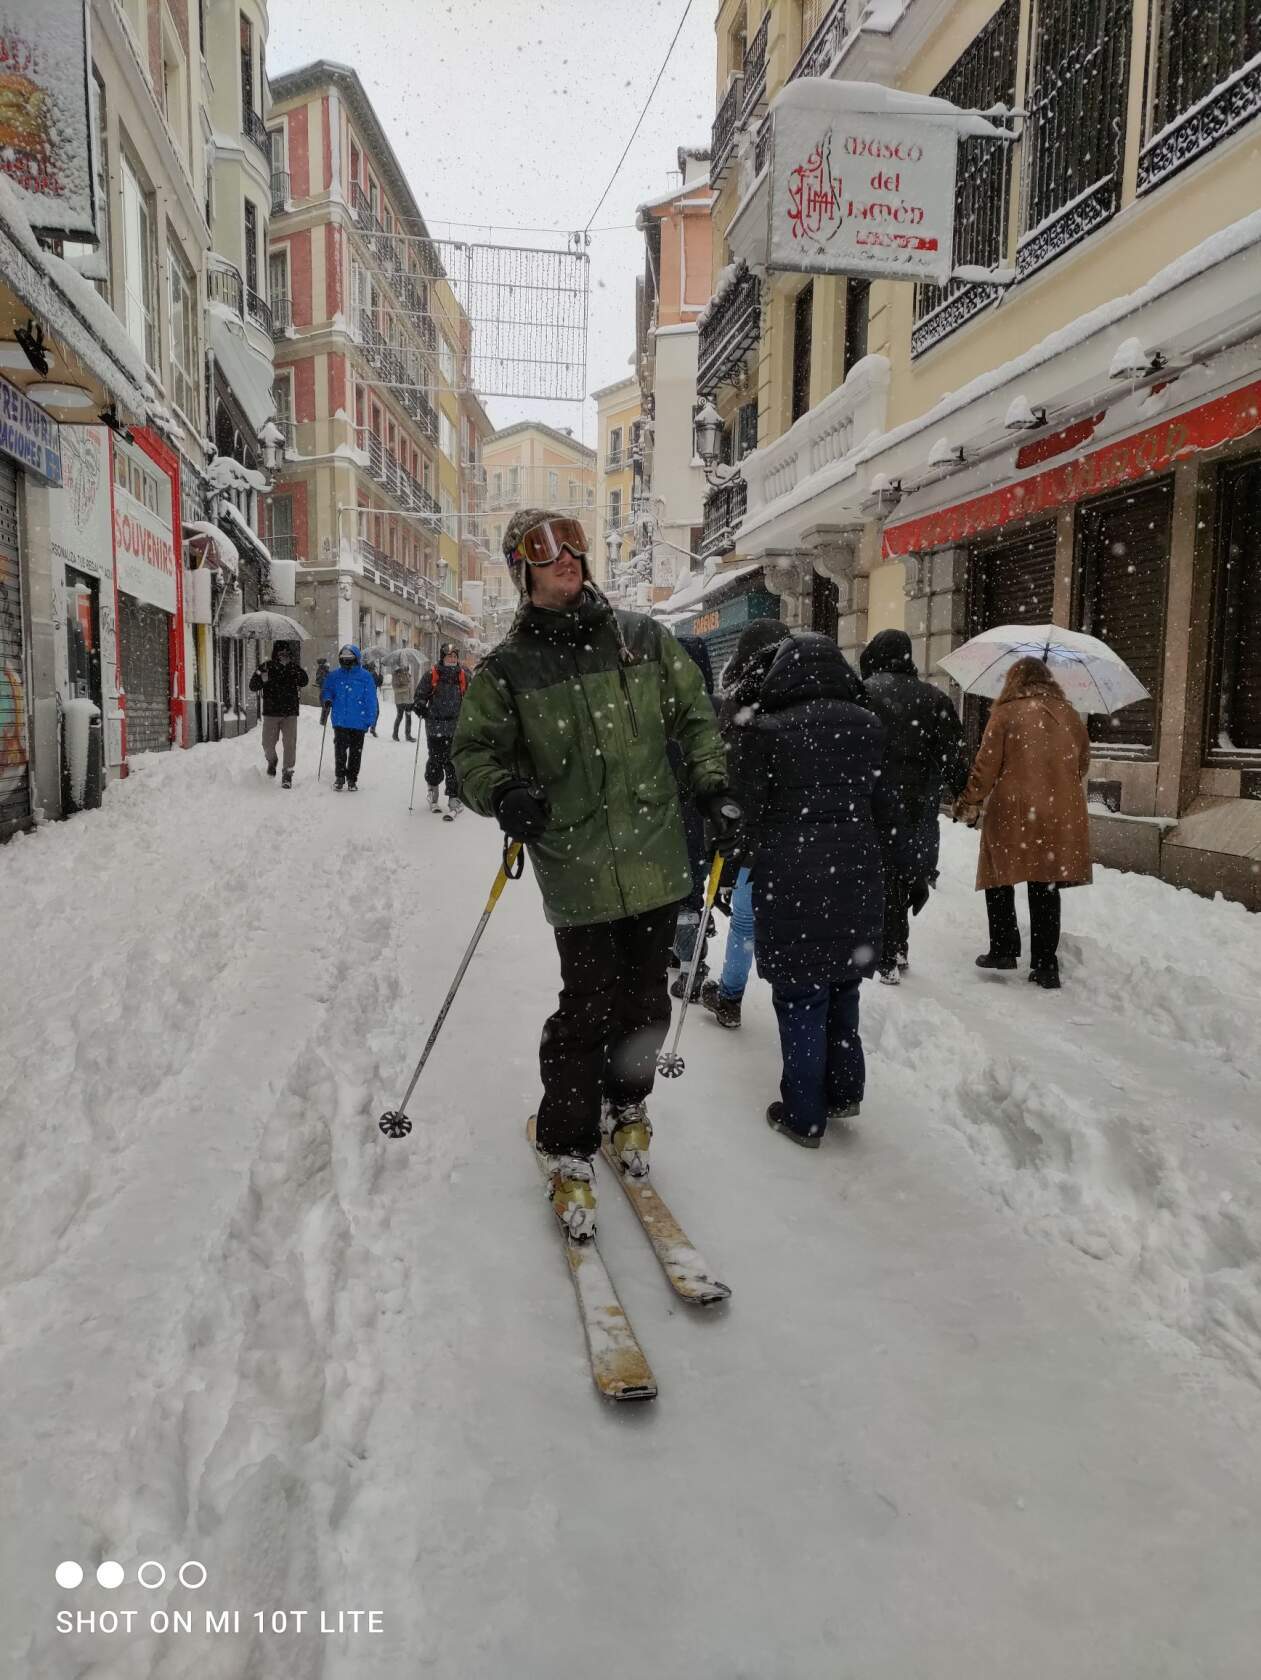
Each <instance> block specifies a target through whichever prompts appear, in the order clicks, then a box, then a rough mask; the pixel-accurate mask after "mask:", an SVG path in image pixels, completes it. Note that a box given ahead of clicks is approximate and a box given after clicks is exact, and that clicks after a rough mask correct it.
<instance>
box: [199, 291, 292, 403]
mask: <svg viewBox="0 0 1261 1680" xmlns="http://www.w3.org/2000/svg"><path fill="white" fill-rule="evenodd" d="M209 313H210V347H211V349H212V350H213V351H214V353H215V360H216V361H217V362H218V364H219V366H220V367H221V368H222V369H223V371H224V373H225V374H226V375H227V380H228V384H229V385H230V386H231V387H232V390H233V392H234V393H235V395H236V397H237V399H238V400H239V402H240V404H241V407H242V408H243V409H244V410H245V418H246V419H247V420H248V421H249V423H250V425H251V426H253V428H254V430H255V431H256V432H261V431H262V429H263V427H264V426H265V425H266V424H267V422H268V421H269V420H270V419H271V417H272V415H273V414H274V413H275V412H276V401H275V398H274V397H273V395H272V377H273V375H272V366H271V363H270V362H269V361H267V360H266V359H265V358H264V357H262V356H260V355H259V354H258V352H257V351H256V350H253V349H251V347H250V346H249V344H247V343H246V340H245V333H244V330H243V329H242V327H241V325H240V323H239V322H238V321H237V319H236V317H235V316H234V315H232V314H231V313H230V312H229V311H226V310H222V309H221V308H219V307H217V306H215V305H212V306H211V308H210V312H209Z"/></svg>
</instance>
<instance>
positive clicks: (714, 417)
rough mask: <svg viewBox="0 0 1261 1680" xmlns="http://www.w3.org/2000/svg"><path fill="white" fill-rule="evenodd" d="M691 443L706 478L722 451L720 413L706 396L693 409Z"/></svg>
mask: <svg viewBox="0 0 1261 1680" xmlns="http://www.w3.org/2000/svg"><path fill="white" fill-rule="evenodd" d="M692 444H693V447H694V449H695V450H696V454H697V456H698V457H699V458H700V461H701V464H702V466H703V467H704V468H705V476H706V478H708V477H709V473H710V469H711V468H712V467H715V466H716V465H717V464H718V457H719V454H720V453H721V451H722V415H721V414H719V412H718V410H717V409H716V408H715V407H714V404H713V401H712V400H711V399H710V398H708V397H706V398H705V399H704V401H703V402H699V403H698V404H697V405H696V408H695V410H694V411H693V414H692Z"/></svg>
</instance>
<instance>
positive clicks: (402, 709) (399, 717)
mask: <svg viewBox="0 0 1261 1680" xmlns="http://www.w3.org/2000/svg"><path fill="white" fill-rule="evenodd" d="M415 715H416V714H415V713H414V712H413V711H412V703H411V701H410V700H396V701H395V703H394V739H395V740H396V741H397V740H398V726H399V724H400V723H403V722H404V721H406V724H407V739H408V740H409V741H410V740H411V738H412V718H413V717H414V716H415Z"/></svg>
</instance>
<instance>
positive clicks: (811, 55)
mask: <svg viewBox="0 0 1261 1680" xmlns="http://www.w3.org/2000/svg"><path fill="white" fill-rule="evenodd" d="M848 10H849V4H848V0H833V4H832V5H830V6H829V7H828V9H827V11H826V12H825V13H824V14H823V17H822V19H821V20H820V22H819V25H818V27H817V28H816V29H815V32H814V34H813V35H812V36H811V37H810V39H809V40H808V41H807V42H806V44H805V46H804V47H803V48H802V49H801V57H800V58H799V59H798V60H797V63H796V66H795V68H794V69H793V73H792V75H791V76H790V77H789V78H788V79H789V81H795V80H796V78H797V77H798V76H826V75H827V73H828V71H829V70H830V69H831V67H832V63H833V60H834V59H835V58H836V55H837V54H838V53H839V52H840V50H841V47H842V46H843V45H844V42H845V36H846V32H847V31H846V18H845V14H846V12H847V11H848Z"/></svg>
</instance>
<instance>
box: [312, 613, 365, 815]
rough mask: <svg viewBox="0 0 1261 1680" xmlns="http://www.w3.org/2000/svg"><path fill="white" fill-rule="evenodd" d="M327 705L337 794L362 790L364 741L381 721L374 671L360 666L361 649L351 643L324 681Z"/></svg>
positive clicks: (324, 719)
mask: <svg viewBox="0 0 1261 1680" xmlns="http://www.w3.org/2000/svg"><path fill="white" fill-rule="evenodd" d="M320 699H321V700H322V701H323V703H324V709H323V712H322V714H321V721H322V722H325V723H327V722H328V720H329V717H330V715H331V717H332V722H333V775H334V781H333V791H334V793H340V792H341V791H342V789H343V788H348V789H349V790H350V792H351V793H355V792H357V791H358V788H359V765H360V762H361V760H362V759H363V738H364V736H365V735H366V734H367V732H368V731H369V730H370V729H371V728H372V726H373V724H374V723H375V722H376V721H377V716H378V712H379V707H378V705H377V685H376V683H374V682H373V680H372V673H371V671H366V670H365V669H364V668H363V666H362V665H361V664H360V663H359V649H358V648H357V647H356V646H355V644H354V643H353V642H347V643H346V645H345V647H343V648H342V649H341V650H340V651H339V652H338V655H337V669H336V670H335V671H330V672H329V673H328V675H327V677H325V679H324V688H323V691H322V693H321V695H320Z"/></svg>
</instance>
